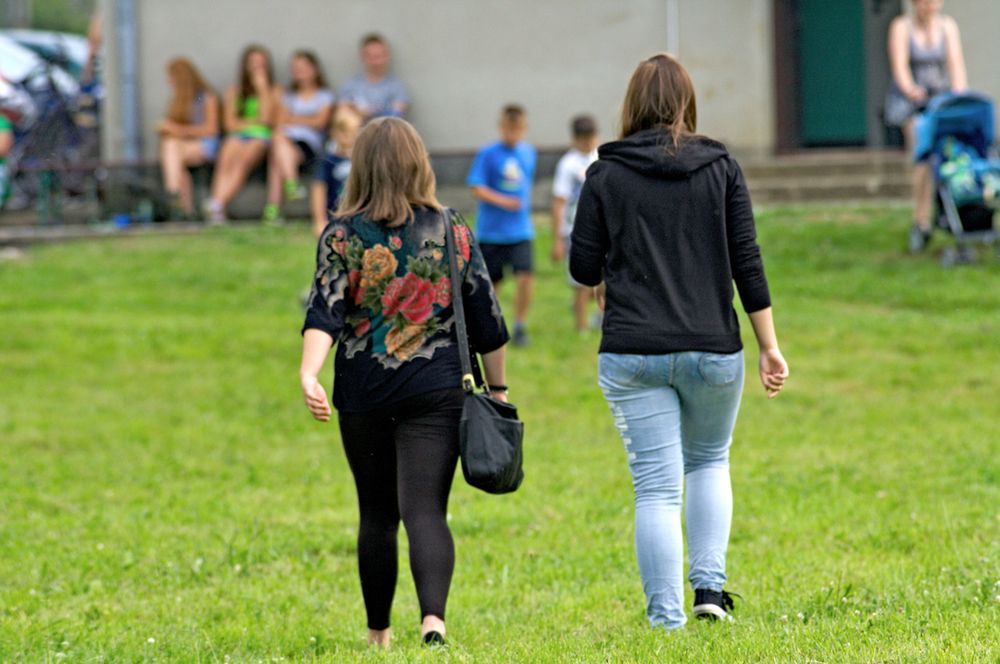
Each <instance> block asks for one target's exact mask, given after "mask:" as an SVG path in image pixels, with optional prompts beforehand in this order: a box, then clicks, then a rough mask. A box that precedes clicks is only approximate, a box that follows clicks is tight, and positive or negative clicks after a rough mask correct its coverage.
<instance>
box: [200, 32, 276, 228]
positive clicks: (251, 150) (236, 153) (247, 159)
mask: <svg viewBox="0 0 1000 664" xmlns="http://www.w3.org/2000/svg"><path fill="white" fill-rule="evenodd" d="M237 81H238V82H237V84H236V85H234V86H231V87H230V88H228V89H227V90H226V95H225V101H224V105H223V115H222V119H223V127H224V129H225V130H226V138H225V140H224V141H223V142H222V149H221V150H220V151H219V160H218V163H216V166H215V177H214V178H213V179H212V198H211V200H209V201H208V205H207V209H206V214H207V215H208V219H209V221H210V222H214V223H223V222H225V221H226V205H227V204H228V203H229V202H230V201H231V200H232V199H233V198H235V196H236V194H237V193H238V192H239V190H240V188H241V187H242V186H243V184H244V183H245V182H246V179H247V176H248V175H249V174H250V171H252V170H253V168H254V166H256V165H257V164H259V163H260V162H261V161H262V160H263V159H264V158H265V157H266V156H267V149H268V146H269V145H270V142H271V127H272V126H273V125H274V120H275V115H276V112H277V107H278V104H277V99H276V98H275V97H276V92H275V86H274V69H273V67H272V65H271V56H270V54H269V53H268V52H267V49H266V48H264V47H263V46H258V45H251V46H248V47H246V48H245V49H244V50H243V54H242V55H241V56H240V69H239V74H238V77H237Z"/></svg>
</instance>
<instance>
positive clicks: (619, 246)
mask: <svg viewBox="0 0 1000 664" xmlns="http://www.w3.org/2000/svg"><path fill="white" fill-rule="evenodd" d="M696 120H697V111H696V104H695V95H694V86H693V85H692V84H691V79H690V77H689V76H688V73H687V71H686V70H685V69H684V68H683V67H682V66H681V65H680V64H679V63H678V62H677V61H676V60H674V59H673V58H672V57H670V56H668V55H665V54H661V55H655V56H653V57H651V58H649V59H648V60H645V61H644V62H642V63H641V64H640V65H639V67H638V68H637V69H636V71H635V73H634V74H633V75H632V80H631V81H630V82H629V86H628V91H627V92H626V95H625V102H624V105H623V108H622V121H621V124H622V134H621V135H622V138H621V140H618V141H614V142H612V143H608V144H606V145H603V146H601V148H600V151H599V155H600V158H599V160H598V161H597V162H596V163H594V164H593V165H592V166H591V167H590V169H589V170H588V171H587V179H586V181H585V183H584V186H583V191H582V193H581V195H580V201H579V205H578V207H577V212H576V220H575V223H574V226H573V238H572V243H571V247H572V249H571V254H570V271H571V273H572V275H573V278H574V279H576V280H577V281H579V282H580V283H582V284H586V285H591V286H598V299H599V302H606V304H605V315H604V326H603V336H602V339H601V348H600V359H599V371H598V374H599V377H600V385H601V389H602V390H603V392H604V395H605V398H606V399H607V400H608V403H609V404H610V406H611V410H612V413H613V415H614V418H615V424H616V426H617V427H618V429H619V431H620V433H621V437H622V440H623V441H624V443H625V449H626V452H627V455H628V463H629V469H630V470H631V472H632V482H633V486H634V488H635V521H636V523H635V539H636V554H637V557H638V559H639V573H640V575H641V576H642V581H643V588H644V590H645V593H646V599H647V609H646V612H647V615H648V617H649V620H650V622H651V623H652V624H653V625H654V626H662V627H665V628H668V629H673V628H678V627H681V626H683V625H684V623H685V622H686V617H685V613H684V607H683V600H684V582H683V561H684V551H683V542H682V535H681V514H680V512H681V504H682V495H683V492H684V490H685V488H686V491H687V506H686V521H687V540H688V554H689V558H690V573H689V575H688V578H689V580H690V582H691V585H692V587H693V589H694V591H695V602H694V604H695V606H694V615H695V616H696V617H699V618H702V617H704V618H721V619H729V618H730V612H731V610H732V599H731V597H730V595H729V594H728V593H727V592H725V590H724V589H723V587H724V584H725V582H726V572H725V561H726V547H727V545H728V541H729V527H730V522H731V518H732V489H731V487H730V481H729V447H730V444H731V442H732V433H733V427H734V425H735V423H736V414H737V411H738V409H739V404H740V396H741V394H742V391H743V351H742V348H743V344H742V342H741V341H740V329H739V322H738V320H737V317H736V312H735V310H734V309H733V295H734V293H733V283H734V282H735V284H736V290H738V291H739V295H740V300H741V301H742V304H743V308H744V309H745V310H746V312H747V313H748V314H749V317H750V322H751V324H752V325H753V329H754V333H755V335H756V337H757V343H758V345H759V347H760V363H759V370H760V379H761V383H762V384H763V386H764V389H765V390H766V391H767V394H768V396H769V397H774V396H777V394H778V392H780V391H781V388H782V387H783V386H784V383H785V380H786V378H787V377H788V365H787V364H786V363H785V360H784V358H783V357H782V355H781V351H780V350H779V349H778V342H777V338H776V336H775V332H774V323H773V320H772V317H771V298H770V293H769V291H768V286H767V279H766V278H765V276H764V266H763V263H762V262H761V257H760V248H759V247H758V246H757V240H756V231H755V229H754V220H753V211H752V209H751V206H750V196H749V194H748V193H747V188H746V183H745V181H744V179H743V173H742V172H741V171H740V167H739V165H738V164H737V163H736V161H735V160H733V158H732V157H730V156H729V153H728V152H727V151H726V148H725V146H723V145H722V144H721V143H718V142H716V141H713V140H711V139H709V138H705V137H703V136H699V135H696V134H695V126H696Z"/></svg>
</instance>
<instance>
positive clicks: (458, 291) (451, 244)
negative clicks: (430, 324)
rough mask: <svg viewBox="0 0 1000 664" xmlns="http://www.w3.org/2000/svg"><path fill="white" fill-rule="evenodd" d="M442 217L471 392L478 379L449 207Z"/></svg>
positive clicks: (466, 385)
mask: <svg viewBox="0 0 1000 664" xmlns="http://www.w3.org/2000/svg"><path fill="white" fill-rule="evenodd" d="M441 217H442V219H444V242H445V244H446V245H447V247H448V267H449V271H450V272H451V304H452V308H453V309H454V310H455V335H456V336H457V337H458V357H459V360H460V361H461V362H462V389H463V390H465V391H466V392H468V393H470V394H471V393H472V392H475V391H476V379H475V378H474V377H473V373H472V353H471V352H470V351H469V331H468V327H467V326H466V324H465V303H464V302H462V275H461V273H460V272H459V271H458V251H457V250H456V248H455V226H454V225H453V224H452V223H451V213H450V211H449V210H448V209H447V208H445V209H444V210H443V211H442V212H441Z"/></svg>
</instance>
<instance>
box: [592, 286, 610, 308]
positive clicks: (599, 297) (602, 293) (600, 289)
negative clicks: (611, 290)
mask: <svg viewBox="0 0 1000 664" xmlns="http://www.w3.org/2000/svg"><path fill="white" fill-rule="evenodd" d="M607 293H608V287H607V286H605V285H604V282H603V281H602V282H601V283H599V284H598V285H597V286H595V287H594V300H595V301H596V302H597V308H598V309H600V310H601V311H604V302H605V300H606V299H607Z"/></svg>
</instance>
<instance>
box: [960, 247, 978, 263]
mask: <svg viewBox="0 0 1000 664" xmlns="http://www.w3.org/2000/svg"><path fill="white" fill-rule="evenodd" d="M976 258H977V256H976V248H975V247H972V246H969V245H967V244H960V245H958V263H959V265H968V264H970V263H975V262H976Z"/></svg>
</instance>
